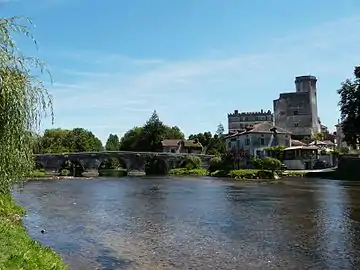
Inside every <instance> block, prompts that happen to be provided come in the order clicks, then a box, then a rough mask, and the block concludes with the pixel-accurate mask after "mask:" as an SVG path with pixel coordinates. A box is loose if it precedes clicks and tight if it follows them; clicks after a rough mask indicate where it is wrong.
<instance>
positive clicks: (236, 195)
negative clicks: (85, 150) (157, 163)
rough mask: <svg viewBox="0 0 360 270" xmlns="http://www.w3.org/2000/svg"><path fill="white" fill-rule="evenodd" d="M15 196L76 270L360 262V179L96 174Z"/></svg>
mask: <svg viewBox="0 0 360 270" xmlns="http://www.w3.org/2000/svg"><path fill="white" fill-rule="evenodd" d="M14 195H15V196H16V197H17V198H18V200H19V201H20V203H21V204H23V205H24V206H25V207H26V208H27V209H28V210H29V215H28V216H27V218H26V220H25V225H26V226H27V227H28V229H29V232H30V233H31V235H32V236H33V237H34V238H36V239H37V240H39V241H41V242H43V243H44V244H46V245H48V246H51V247H52V248H54V249H55V250H56V251H58V252H60V253H61V254H62V256H63V257H64V258H65V259H66V261H67V262H68V263H69V265H70V266H71V267H72V268H73V269H80V270H81V269H93V268H94V267H102V268H101V269H191V268H192V269H358V268H359V266H360V263H359V258H360V256H359V255H360V252H359V251H360V245H359V236H360V234H359V228H360V225H359V221H360V212H359V211H360V210H359V205H360V204H359V202H360V197H359V195H360V186H359V185H354V184H351V185H350V184H347V183H343V182H339V181H324V180H291V181H286V182H285V183H280V184H250V183H239V182H229V181H220V180H214V179H209V178H196V179H171V178H141V179H140V178H139V179H138V178H120V179H109V178H107V179H105V178H104V179H101V178H99V179H93V180H63V181H49V180H46V181H38V182H29V183H27V184H26V185H25V188H24V189H23V190H22V189H21V188H19V189H17V190H15V192H14ZM43 228H44V229H45V230H46V233H45V234H41V233H40V230H41V229H43Z"/></svg>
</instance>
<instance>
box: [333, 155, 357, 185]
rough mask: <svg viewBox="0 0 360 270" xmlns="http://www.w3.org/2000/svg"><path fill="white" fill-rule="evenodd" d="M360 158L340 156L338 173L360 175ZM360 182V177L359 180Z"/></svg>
mask: <svg viewBox="0 0 360 270" xmlns="http://www.w3.org/2000/svg"><path fill="white" fill-rule="evenodd" d="M359 170H360V157H355V156H340V157H339V161H338V171H339V173H341V174H346V175H348V174H353V175H359ZM358 180H360V176H359V179H358Z"/></svg>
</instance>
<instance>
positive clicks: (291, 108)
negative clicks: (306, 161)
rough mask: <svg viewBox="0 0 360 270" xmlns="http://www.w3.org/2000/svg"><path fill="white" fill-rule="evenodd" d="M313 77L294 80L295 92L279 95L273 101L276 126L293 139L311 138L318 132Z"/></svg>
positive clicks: (315, 80)
mask: <svg viewBox="0 0 360 270" xmlns="http://www.w3.org/2000/svg"><path fill="white" fill-rule="evenodd" d="M316 82H317V79H316V77H314V76H299V77H296V78H295V88H296V92H292V93H281V94H280V97H279V98H278V99H277V100H274V122H275V125H276V126H279V127H281V128H284V129H286V130H288V131H290V132H292V134H293V137H294V138H299V139H301V138H303V137H313V136H314V134H316V133H317V132H319V131H320V124H319V117H318V110H317V97H316Z"/></svg>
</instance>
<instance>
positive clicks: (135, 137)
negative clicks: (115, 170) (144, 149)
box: [120, 127, 142, 151]
mask: <svg viewBox="0 0 360 270" xmlns="http://www.w3.org/2000/svg"><path fill="white" fill-rule="evenodd" d="M141 134H142V127H134V128H132V129H130V130H129V131H127V132H126V133H125V134H124V136H123V137H121V139H120V150H121V151H140V150H141V149H140V147H139V140H140V138H141Z"/></svg>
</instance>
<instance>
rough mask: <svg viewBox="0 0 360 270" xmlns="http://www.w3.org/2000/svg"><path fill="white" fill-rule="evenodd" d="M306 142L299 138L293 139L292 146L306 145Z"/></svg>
mask: <svg viewBox="0 0 360 270" xmlns="http://www.w3.org/2000/svg"><path fill="white" fill-rule="evenodd" d="M305 145H306V143H303V142H302V141H298V140H291V146H305Z"/></svg>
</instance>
